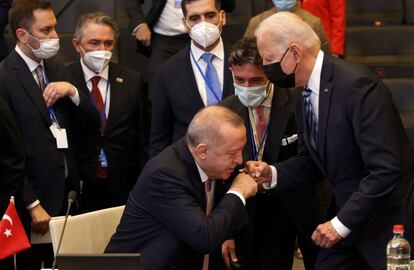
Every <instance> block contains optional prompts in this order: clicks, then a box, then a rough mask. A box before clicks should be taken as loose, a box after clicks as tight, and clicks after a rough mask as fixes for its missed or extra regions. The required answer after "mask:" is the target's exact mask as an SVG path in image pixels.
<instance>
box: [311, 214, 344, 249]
mask: <svg viewBox="0 0 414 270" xmlns="http://www.w3.org/2000/svg"><path fill="white" fill-rule="evenodd" d="M341 239H342V237H341V236H340V235H339V234H338V233H337V232H336V230H335V228H334V227H333V226H332V223H331V222H330V221H328V222H325V223H324V224H319V225H318V227H317V228H316V230H315V231H314V232H313V234H312V240H313V242H314V243H315V244H316V245H317V246H320V247H321V248H331V247H332V246H333V245H335V244H336V243H337V242H338V241H339V240H341Z"/></svg>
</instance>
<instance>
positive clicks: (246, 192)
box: [230, 173, 257, 199]
mask: <svg viewBox="0 0 414 270" xmlns="http://www.w3.org/2000/svg"><path fill="white" fill-rule="evenodd" d="M230 190H233V191H236V192H238V193H240V194H241V195H243V197H244V198H245V199H247V198H249V197H252V196H254V195H256V192H257V183H256V182H255V181H254V180H253V178H252V177H251V176H250V175H248V174H245V173H240V174H239V175H237V177H236V178H235V179H234V180H233V183H232V184H231V187H230Z"/></svg>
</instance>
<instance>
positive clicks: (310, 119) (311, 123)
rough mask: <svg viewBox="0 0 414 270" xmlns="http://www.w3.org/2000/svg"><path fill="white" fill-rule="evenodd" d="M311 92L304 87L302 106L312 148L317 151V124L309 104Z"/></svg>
mask: <svg viewBox="0 0 414 270" xmlns="http://www.w3.org/2000/svg"><path fill="white" fill-rule="evenodd" d="M311 94H312V90H310V89H309V88H308V87H307V86H305V91H303V97H304V106H305V118H306V124H307V125H308V131H309V137H310V139H311V143H312V146H313V147H314V148H315V149H316V150H317V149H318V137H319V136H318V132H319V129H318V123H317V121H316V118H315V114H314V112H313V108H312V102H311Z"/></svg>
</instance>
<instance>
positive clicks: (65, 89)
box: [43, 82, 76, 108]
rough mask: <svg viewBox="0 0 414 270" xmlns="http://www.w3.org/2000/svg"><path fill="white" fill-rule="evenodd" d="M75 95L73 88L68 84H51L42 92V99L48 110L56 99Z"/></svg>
mask: <svg viewBox="0 0 414 270" xmlns="http://www.w3.org/2000/svg"><path fill="white" fill-rule="evenodd" d="M75 94H76V88H75V86H73V85H72V84H70V83H68V82H51V83H49V84H48V85H47V86H46V88H45V90H43V98H44V100H45V102H46V106H47V107H48V108H49V107H51V106H53V104H55V102H56V101H57V100H58V99H60V98H62V97H66V96H71V97H73V96H74V95H75Z"/></svg>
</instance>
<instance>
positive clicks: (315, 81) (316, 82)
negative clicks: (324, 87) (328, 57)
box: [307, 51, 324, 96]
mask: <svg viewBox="0 0 414 270" xmlns="http://www.w3.org/2000/svg"><path fill="white" fill-rule="evenodd" d="M323 57H324V53H323V52H322V51H319V53H318V56H317V57H316V61H315V65H314V67H313V70H312V73H311V75H310V78H309V82H308V85H307V87H308V88H309V89H310V90H312V92H313V93H315V95H317V96H318V95H319V87H320V84H321V72H322V62H323Z"/></svg>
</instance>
